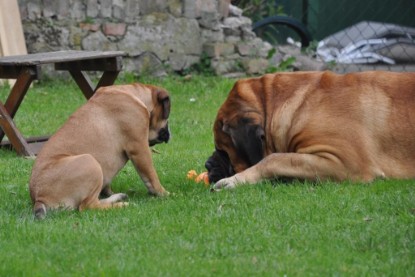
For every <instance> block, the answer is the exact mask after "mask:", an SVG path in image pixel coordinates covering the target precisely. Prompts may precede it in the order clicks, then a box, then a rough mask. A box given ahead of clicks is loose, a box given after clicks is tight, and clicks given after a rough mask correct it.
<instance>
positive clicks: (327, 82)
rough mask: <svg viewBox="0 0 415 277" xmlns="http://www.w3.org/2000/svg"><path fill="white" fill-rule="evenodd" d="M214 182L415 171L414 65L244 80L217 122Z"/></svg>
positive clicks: (227, 184) (366, 178) (368, 177)
mask: <svg viewBox="0 0 415 277" xmlns="http://www.w3.org/2000/svg"><path fill="white" fill-rule="evenodd" d="M213 131H214V137H215V146H216V151H215V152H214V153H213V155H212V156H211V157H210V158H209V159H208V161H207V162H206V167H207V169H208V171H209V179H210V180H211V181H212V182H216V184H215V185H214V189H222V188H233V187H235V186H237V185H238V184H243V183H248V184H254V183H257V182H259V181H261V180H266V179H274V178H294V179H305V180H311V181H320V180H334V181H342V180H346V179H350V180H352V181H362V182H370V181H372V180H374V179H375V178H378V177H380V178H402V179H403V178H414V177H415V73H391V72H364V73H351V74H346V75H337V74H334V73H331V72H307V73H306V72H298V73H278V74H268V75H265V76H263V77H261V78H252V79H245V80H240V81H238V82H237V83H236V84H235V86H234V87H233V89H232V91H231V92H230V94H229V96H228V98H227V99H226V101H225V102H224V103H223V105H222V106H221V108H220V109H219V111H218V114H217V117H216V121H215V123H214V128H213Z"/></svg>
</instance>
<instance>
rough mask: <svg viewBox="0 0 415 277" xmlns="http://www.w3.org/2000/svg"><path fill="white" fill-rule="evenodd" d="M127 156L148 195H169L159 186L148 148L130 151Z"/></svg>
mask: <svg viewBox="0 0 415 277" xmlns="http://www.w3.org/2000/svg"><path fill="white" fill-rule="evenodd" d="M127 155H128V157H129V159H130V160H131V162H132V163H133V164H134V167H135V169H136V170H137V172H138V174H139V175H140V177H141V180H143V182H144V184H145V185H146V187H147V189H148V192H149V193H150V194H152V195H155V196H167V195H169V192H168V191H166V190H165V189H164V187H163V186H162V185H161V184H160V180H159V178H158V176H157V172H156V170H155V169H154V166H153V159H152V156H151V150H150V148H149V147H141V148H139V150H134V151H130V152H129V153H127Z"/></svg>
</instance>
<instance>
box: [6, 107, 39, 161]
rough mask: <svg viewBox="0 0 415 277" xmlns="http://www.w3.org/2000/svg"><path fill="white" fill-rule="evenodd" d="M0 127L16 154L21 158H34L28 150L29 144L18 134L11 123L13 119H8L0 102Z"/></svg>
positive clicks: (32, 153) (8, 116)
mask: <svg viewBox="0 0 415 277" xmlns="http://www.w3.org/2000/svg"><path fill="white" fill-rule="evenodd" d="M0 127H1V129H3V131H2V132H3V136H4V133H5V134H6V135H7V138H8V139H9V141H10V143H11V144H12V145H13V148H14V149H15V150H16V152H17V154H19V155H22V156H32V157H34V156H35V153H34V152H33V151H32V150H31V149H30V146H29V144H28V143H27V142H26V140H25V139H24V137H23V136H22V135H21V134H20V132H19V130H18V129H17V128H16V126H15V125H14V123H13V119H12V118H11V117H10V115H9V113H8V112H7V110H6V108H5V107H4V106H3V103H1V102H0Z"/></svg>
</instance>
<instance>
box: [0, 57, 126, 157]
mask: <svg viewBox="0 0 415 277" xmlns="http://www.w3.org/2000/svg"><path fill="white" fill-rule="evenodd" d="M124 55H125V53H124V52H121V51H106V52H102V51H72V50H70V51H57V52H47V53H37V54H28V55H18V56H6V57H0V79H16V82H15V84H14V85H13V87H12V88H11V90H10V93H9V95H8V97H7V100H6V102H5V103H4V104H3V103H2V102H1V101H0V144H1V145H2V146H4V145H10V144H11V146H12V147H13V148H14V149H15V150H16V152H17V153H18V154H19V155H23V156H35V155H36V154H37V152H38V151H39V150H40V147H41V145H42V143H43V142H44V141H46V140H47V139H48V137H47V136H44V137H38V138H27V139H26V138H24V137H23V135H22V134H21V133H20V131H19V130H18V129H17V127H16V126H15V124H14V122H13V117H14V115H15V114H16V112H17V110H18V109H19V106H20V104H21V102H22V101H23V98H24V96H25V95H26V93H27V91H28V89H29V87H30V84H31V83H32V82H33V81H34V80H38V79H39V78H40V68H41V66H42V65H45V64H54V66H55V70H64V71H68V72H69V73H70V75H71V76H72V78H73V79H74V80H75V82H76V83H77V84H78V86H79V88H80V89H81V91H82V93H83V94H84V95H85V97H86V98H87V99H89V98H90V97H91V96H92V95H93V94H94V93H95V91H96V90H97V89H98V88H99V87H101V86H109V85H112V84H113V83H114V81H115V80H116V78H117V76H118V74H119V72H120V71H121V68H122V57H123V56H124ZM84 71H99V72H103V74H102V76H101V78H100V79H99V81H98V83H97V85H96V86H94V85H93V84H92V82H91V80H90V79H89V77H88V75H87V74H86V73H85V72H84ZM5 135H6V136H7V138H8V139H9V141H2V140H3V138H4V136H5Z"/></svg>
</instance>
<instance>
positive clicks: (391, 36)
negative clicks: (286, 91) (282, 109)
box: [232, 0, 415, 72]
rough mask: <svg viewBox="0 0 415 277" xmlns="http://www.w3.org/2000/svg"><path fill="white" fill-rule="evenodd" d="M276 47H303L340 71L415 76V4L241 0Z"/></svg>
mask: <svg viewBox="0 0 415 277" xmlns="http://www.w3.org/2000/svg"><path fill="white" fill-rule="evenodd" d="M232 3H233V4H234V5H238V6H239V7H240V8H242V9H243V10H244V11H245V15H247V16H249V17H251V18H252V20H253V22H254V31H255V32H256V33H257V35H258V36H260V37H262V38H263V39H265V40H267V41H269V42H270V43H272V44H286V43H287V41H288V42H289V43H291V44H297V45H301V46H302V47H308V48H309V49H312V50H314V53H315V55H316V58H318V59H320V60H322V61H324V62H326V63H330V64H331V65H332V68H333V69H334V70H335V71H339V72H348V71H363V70H373V69H383V70H392V71H415V1H414V0H365V1H361V0H338V1H326V0H276V1H266V0H235V1H232Z"/></svg>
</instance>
